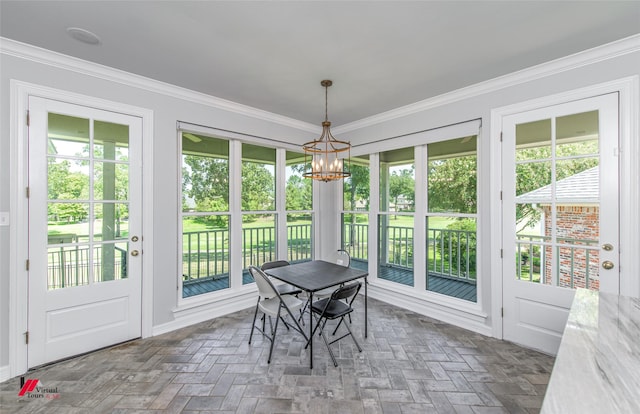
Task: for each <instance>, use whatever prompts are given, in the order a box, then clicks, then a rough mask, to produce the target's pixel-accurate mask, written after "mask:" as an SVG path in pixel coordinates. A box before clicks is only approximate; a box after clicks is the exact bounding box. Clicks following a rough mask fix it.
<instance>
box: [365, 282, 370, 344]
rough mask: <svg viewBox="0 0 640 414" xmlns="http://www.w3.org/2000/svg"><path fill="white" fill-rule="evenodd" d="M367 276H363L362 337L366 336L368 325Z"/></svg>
mask: <svg viewBox="0 0 640 414" xmlns="http://www.w3.org/2000/svg"><path fill="white" fill-rule="evenodd" d="M367 285H368V283H367V277H366V276H365V277H364V337H365V338H366V337H367V327H368V326H369V323H368V320H367Z"/></svg>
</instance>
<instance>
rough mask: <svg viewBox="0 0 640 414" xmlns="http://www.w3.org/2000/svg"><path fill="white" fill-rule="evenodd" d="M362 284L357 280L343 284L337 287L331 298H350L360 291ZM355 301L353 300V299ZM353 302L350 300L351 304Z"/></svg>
mask: <svg viewBox="0 0 640 414" xmlns="http://www.w3.org/2000/svg"><path fill="white" fill-rule="evenodd" d="M361 286H362V283H361V282H356V283H352V284H350V285H345V286H342V287H340V288H338V289H336V291H335V292H333V294H332V295H331V299H332V300H342V299H348V298H350V297H352V296H353V297H354V298H355V296H356V295H357V294H358V292H360V287H361ZM351 302H353V300H352V301H351ZM351 302H349V304H351Z"/></svg>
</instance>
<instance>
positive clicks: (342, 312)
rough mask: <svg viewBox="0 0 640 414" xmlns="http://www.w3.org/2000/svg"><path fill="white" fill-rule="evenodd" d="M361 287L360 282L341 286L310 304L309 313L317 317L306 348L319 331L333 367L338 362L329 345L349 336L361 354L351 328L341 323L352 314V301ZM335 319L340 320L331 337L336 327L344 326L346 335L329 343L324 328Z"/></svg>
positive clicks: (334, 332)
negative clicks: (328, 295)
mask: <svg viewBox="0 0 640 414" xmlns="http://www.w3.org/2000/svg"><path fill="white" fill-rule="evenodd" d="M361 286H362V283H361V282H356V283H352V284H349V285H345V286H341V287H339V288H338V289H336V290H335V291H334V292H333V293H332V294H331V296H330V297H328V298H325V299H321V300H318V301H316V302H313V303H312V304H311V312H313V313H314V314H315V315H317V322H316V327H315V328H314V329H313V332H312V334H311V336H310V339H308V340H307V345H306V346H307V347H308V346H309V343H310V342H311V341H312V340H313V336H314V335H315V333H316V330H318V329H319V330H320V336H322V339H323V340H324V343H325V344H326V345H327V349H329V355H331V359H332V360H333V365H334V366H336V367H337V366H338V362H337V361H336V357H335V355H334V354H333V350H332V349H331V345H332V344H333V343H335V342H338V341H339V340H341V339H342V338H345V337H347V336H351V338H352V339H353V342H354V343H355V344H356V347H357V348H358V351H360V352H362V348H361V347H360V344H359V343H358V341H357V340H356V337H355V336H354V335H353V332H352V331H351V328H349V324H348V323H344V324H343V323H342V322H344V318H345V316H347V315H351V312H353V306H351V305H352V304H353V301H354V300H355V298H356V296H357V295H358V292H360V287H361ZM335 319H340V320H339V321H338V325H337V326H336V329H335V330H334V331H333V335H334V336H335V334H336V331H337V330H338V327H339V326H340V325H344V326H345V328H346V329H347V333H346V334H344V335H342V336H340V337H339V338H336V339H334V340H333V341H331V342H329V340H328V339H327V336H326V335H325V331H324V328H325V326H326V324H327V322H328V321H330V320H335ZM305 348H306V347H305Z"/></svg>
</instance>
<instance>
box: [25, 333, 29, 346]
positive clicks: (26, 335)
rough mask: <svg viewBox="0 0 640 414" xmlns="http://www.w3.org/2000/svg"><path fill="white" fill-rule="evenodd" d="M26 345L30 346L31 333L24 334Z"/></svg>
mask: <svg viewBox="0 0 640 414" xmlns="http://www.w3.org/2000/svg"><path fill="white" fill-rule="evenodd" d="M24 343H25V344H27V345H29V331H27V332H25V333H24Z"/></svg>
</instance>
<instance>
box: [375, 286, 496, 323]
mask: <svg viewBox="0 0 640 414" xmlns="http://www.w3.org/2000/svg"><path fill="white" fill-rule="evenodd" d="M382 282H383V281H382V280H379V279H378V280H377V281H376V282H375V283H370V284H369V286H368V292H367V293H368V296H369V298H371V299H377V300H379V301H381V302H385V303H391V304H393V305H394V306H399V307H401V308H404V309H407V310H410V311H412V312H416V313H419V314H421V315H425V316H427V317H429V318H433V319H435V320H438V321H442V322H445V323H449V324H451V325H454V326H457V327H460V328H464V329H468V330H470V331H473V332H477V333H479V334H482V335H485V336H491V327H490V326H489V325H487V324H486V319H487V314H486V313H483V312H481V311H478V308H477V307H476V306H475V303H474V304H473V306H467V304H465V303H460V302H463V301H462V300H455V299H451V298H448V297H446V296H444V295H440V294H437V293H432V294H430V295H428V294H426V293H429V292H426V293H425V294H424V295H421V296H418V295H415V294H411V292H405V291H404V290H401V289H389V288H386V287H385V286H384V283H382ZM390 283H391V282H390ZM431 296H433V298H430V297H431ZM451 302H455V303H453V304H452V303H451Z"/></svg>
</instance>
